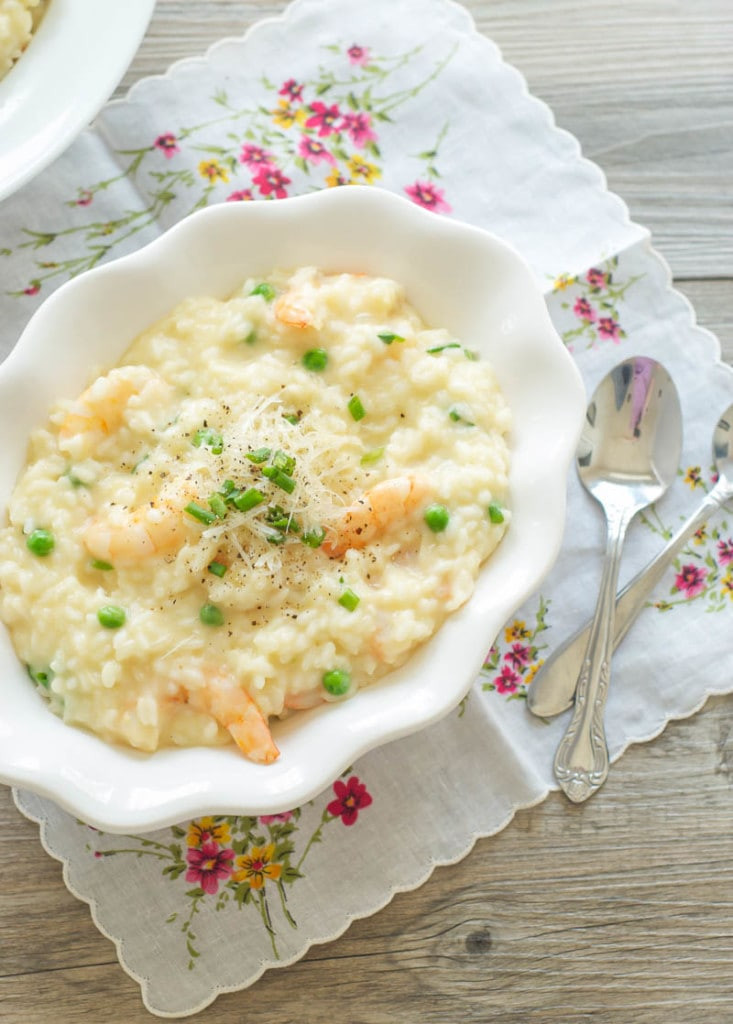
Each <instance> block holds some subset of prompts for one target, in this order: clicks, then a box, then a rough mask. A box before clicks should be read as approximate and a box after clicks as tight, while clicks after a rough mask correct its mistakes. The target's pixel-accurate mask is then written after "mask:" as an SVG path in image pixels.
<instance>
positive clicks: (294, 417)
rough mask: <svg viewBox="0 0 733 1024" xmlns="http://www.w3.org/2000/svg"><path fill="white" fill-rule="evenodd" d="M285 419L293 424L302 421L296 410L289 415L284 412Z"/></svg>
mask: <svg viewBox="0 0 733 1024" xmlns="http://www.w3.org/2000/svg"><path fill="white" fill-rule="evenodd" d="M283 419H284V420H287V421H288V423H291V424H292V425H293V426H295V425H296V424H298V423H300V416H298V414H297V413H295V412H293V413H289V414H288V415H285V414H283Z"/></svg>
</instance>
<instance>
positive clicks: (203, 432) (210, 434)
mask: <svg viewBox="0 0 733 1024" xmlns="http://www.w3.org/2000/svg"><path fill="white" fill-rule="evenodd" d="M191 444H192V445H193V446H194V448H201V447H203V448H208V449H209V451H210V452H211V454H212V455H221V453H222V452H223V451H224V439H223V438H222V436H221V434H220V433H219V431H218V430H212V428H211V427H201V428H200V429H199V430H197V431H196V433H195V434H194V435H193V437H192V438H191Z"/></svg>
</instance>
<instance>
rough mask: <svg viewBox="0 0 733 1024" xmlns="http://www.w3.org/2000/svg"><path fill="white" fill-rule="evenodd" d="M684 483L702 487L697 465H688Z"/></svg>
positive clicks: (689, 485)
mask: <svg viewBox="0 0 733 1024" xmlns="http://www.w3.org/2000/svg"><path fill="white" fill-rule="evenodd" d="M684 479H685V483H686V484H687V485H688V487H702V477H701V476H700V467H699V466H690V467H689V468H688V470H687V472H686V473H685V478H684Z"/></svg>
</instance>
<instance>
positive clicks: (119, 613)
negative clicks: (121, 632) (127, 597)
mask: <svg viewBox="0 0 733 1024" xmlns="http://www.w3.org/2000/svg"><path fill="white" fill-rule="evenodd" d="M97 618H98V619H99V624H100V626H104V628H105V629H119V628H120V626H124V625H125V619H126V618H127V615H126V614H125V609H124V608H120V606H119V605H117V604H105V605H104V606H103V607H102V608H100V609H99V611H98V612H97Z"/></svg>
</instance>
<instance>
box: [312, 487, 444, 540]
mask: <svg viewBox="0 0 733 1024" xmlns="http://www.w3.org/2000/svg"><path fill="white" fill-rule="evenodd" d="M427 493H428V483H427V481H426V480H425V479H424V478H423V477H419V476H414V475H413V474H408V475H407V476H398V477H394V478H393V479H392V480H383V481H382V482H381V483H379V484H376V485H375V486H374V487H372V488H370V490H368V491H365V492H364V494H362V496H361V497H360V498H357V499H356V501H354V502H353V503H352V504H351V505H348V506H347V507H346V508H345V509H344V510H343V512H342V513H341V516H340V519H339V521H338V523H337V524H336V525H335V526H334V527H332V528H331V532H330V533H329V535H328V536H327V537H326V539H325V541H324V542H323V545H322V548H323V550H324V551H325V552H326V554H327V555H329V556H330V557H331V558H339V557H340V556H341V555H343V554H344V552H345V551H347V550H348V549H349V548H357V549H358V548H363V547H366V545H367V544H369V543H370V541H372V540H374V538H375V537H377V536H378V535H379V534H380V533H382V532H383V531H384V530H385V529H386V528H387V527H388V526H390V525H391V524H392V523H395V522H397V521H398V520H400V519H404V518H406V517H407V516H408V515H409V514H410V512H412V511H413V509H415V508H416V506H417V504H418V503H419V502H420V501H422V499H423V498H424V497H425V495H426V494H427Z"/></svg>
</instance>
